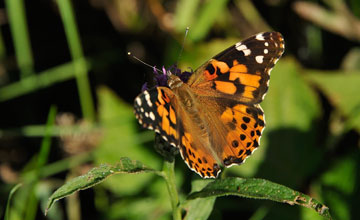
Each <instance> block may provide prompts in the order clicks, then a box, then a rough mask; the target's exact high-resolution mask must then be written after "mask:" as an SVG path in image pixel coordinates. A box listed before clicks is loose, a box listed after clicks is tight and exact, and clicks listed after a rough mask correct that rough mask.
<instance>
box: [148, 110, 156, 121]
mask: <svg viewBox="0 0 360 220" xmlns="http://www.w3.org/2000/svg"><path fill="white" fill-rule="evenodd" d="M149 116H150V119H151V120H153V121H155V115H154V113H153V112H150V114H149Z"/></svg>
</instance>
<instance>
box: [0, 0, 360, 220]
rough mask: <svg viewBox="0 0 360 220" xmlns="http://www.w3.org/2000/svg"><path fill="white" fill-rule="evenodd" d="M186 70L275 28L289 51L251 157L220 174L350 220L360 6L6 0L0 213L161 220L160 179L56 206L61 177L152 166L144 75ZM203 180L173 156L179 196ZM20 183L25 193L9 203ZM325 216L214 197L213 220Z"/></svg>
mask: <svg viewBox="0 0 360 220" xmlns="http://www.w3.org/2000/svg"><path fill="white" fill-rule="evenodd" d="M186 27H190V31H189V34H188V36H187V38H186V41H185V44H184V51H183V53H182V55H181V58H180V61H179V64H180V67H181V68H182V69H183V70H186V69H188V68H192V69H196V67H198V66H199V65H201V64H202V63H203V62H205V61H206V60H208V59H209V58H211V57H212V56H214V55H216V54H217V53H218V52H221V51H222V50H223V49H225V48H227V47H229V46H231V45H232V44H234V43H236V42H238V41H239V40H241V39H244V38H246V37H249V36H250V35H252V34H256V33H258V32H263V31H271V30H275V31H279V32H281V33H282V34H283V36H284V38H285V43H286V44H285V47H286V49H285V54H284V56H283V58H281V59H280V61H279V62H278V63H277V65H276V66H275V68H274V70H273V71H272V74H271V80H270V89H269V92H268V94H267V96H266V98H265V100H264V102H263V103H262V107H263V109H264V111H265V115H266V122H267V127H266V129H265V131H264V133H263V137H262V139H261V145H260V147H259V149H258V150H257V151H256V153H254V154H253V155H252V156H251V157H250V158H248V159H247V161H246V163H245V164H243V165H241V166H233V167H231V168H229V169H226V170H225V171H224V173H223V175H224V176H240V177H257V178H264V179H268V180H271V181H274V182H276V183H279V184H283V185H285V186H288V187H290V188H292V189H295V190H298V191H301V192H303V193H305V194H308V195H310V196H312V197H313V198H315V199H317V200H319V201H320V202H322V203H324V204H325V205H327V206H328V207H329V208H330V213H331V214H332V216H333V217H334V218H335V219H360V210H359V208H358V205H357V204H356V202H357V200H358V199H359V198H360V188H359V181H360V172H359V167H360V156H359V154H360V153H359V132H360V45H359V42H360V1H358V0H348V1H343V0H336V1H335V0H318V1H316V0H313V1H290V0H265V1H249V0H218V1H210V0H88V1H86V0H76V1H70V0H53V1H48V0H38V1H24V0H5V1H2V2H0V31H1V33H0V113H1V114H0V216H4V214H5V210H6V204H7V200H8V198H9V195H12V199H11V203H9V207H8V211H9V213H10V219H21V220H22V219H25V220H33V219H55V220H58V219H59V220H60V219H70V220H77V219H171V205H170V202H169V198H168V193H167V190H165V188H166V185H165V183H164V181H163V180H162V179H161V178H159V177H158V176H155V175H154V174H138V175H126V174H124V175H116V176H113V177H111V178H109V179H107V180H106V181H105V182H104V183H102V184H100V185H97V186H96V187H94V188H91V189H88V190H85V191H81V192H80V193H77V194H75V195H73V196H70V197H68V198H66V199H63V200H60V201H59V202H57V203H56V206H55V207H53V208H52V209H51V210H50V212H49V213H48V216H47V217H45V216H44V210H45V205H46V202H47V199H48V198H49V196H50V195H51V193H52V192H54V190H56V189H57V188H58V187H60V186H61V185H62V184H64V182H65V181H66V180H67V179H70V178H73V177H76V176H79V175H82V174H84V173H86V172H87V171H88V170H89V169H90V168H91V167H93V166H98V165H99V164H101V163H110V164H112V163H115V162H116V161H118V160H119V158H120V157H123V156H127V157H130V158H131V159H134V160H139V161H141V162H143V163H144V164H146V165H148V166H150V167H153V168H156V169H161V166H162V161H163V159H162V157H161V156H160V155H159V154H157V153H156V151H155V150H154V148H153V144H154V133H153V132H151V131H145V130H143V129H140V126H138V124H137V122H136V120H135V117H134V115H133V112H132V111H133V110H132V102H133V100H134V98H135V97H136V96H137V95H138V94H139V93H140V91H141V87H142V85H143V84H144V83H145V82H149V81H151V80H152V69H151V68H149V67H147V66H145V65H143V64H141V63H139V62H138V61H135V60H134V59H132V58H130V57H129V56H128V55H127V52H128V51H131V52H132V54H134V55H136V56H137V57H139V58H140V59H142V60H143V61H145V62H147V63H149V64H151V65H155V66H157V67H159V68H160V67H162V66H165V67H169V66H171V65H172V64H174V63H175V62H176V61H177V59H178V56H179V52H180V50H181V46H182V41H183V38H184V34H185V29H186ZM199 179H200V178H199V176H198V175H196V174H195V173H194V172H192V171H190V170H189V169H188V168H187V167H186V165H185V163H184V162H183V161H182V160H181V157H180V156H177V159H176V180H177V186H178V189H179V193H180V197H181V198H185V196H186V195H187V194H188V193H189V192H190V190H191V182H192V181H196V180H199ZM17 183H22V186H21V187H20V188H18V189H17V191H16V192H15V193H13V194H11V190H12V189H13V187H14V186H15V185H16V184H17ZM231 216H237V217H238V218H239V219H252V220H256V219H304V220H305V219H322V218H321V217H320V216H318V215H317V214H316V213H315V212H314V211H312V210H310V209H306V208H301V207H298V206H290V205H288V204H279V203H275V202H271V201H264V200H250V199H243V198H239V197H222V198H218V199H217V200H216V202H215V203H214V209H213V211H212V212H211V213H210V214H209V219H225V218H229V217H231Z"/></svg>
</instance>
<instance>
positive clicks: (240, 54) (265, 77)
mask: <svg viewBox="0 0 360 220" xmlns="http://www.w3.org/2000/svg"><path fill="white" fill-rule="evenodd" d="M283 52H284V39H283V37H282V36H281V34H280V33H278V32H266V33H260V34H257V35H254V36H252V37H250V38H248V39H246V40H244V41H241V42H238V43H236V44H235V45H233V46H231V47H229V48H228V49H226V50H224V51H223V52H221V53H220V54H218V55H216V56H215V57H214V58H212V59H211V60H210V61H208V62H206V63H205V64H204V65H202V66H201V67H200V68H199V69H197V70H196V71H195V73H194V74H193V75H192V77H191V78H190V80H189V85H190V86H191V87H192V88H193V89H194V91H196V92H198V93H199V94H202V95H207V96H215V97H224V98H229V99H234V100H238V101H241V102H244V103H252V104H256V103H259V102H261V101H262V100H263V98H264V95H265V93H266V92H267V90H268V81H269V79H270V71H271V69H272V68H273V66H274V65H275V63H276V61H277V60H278V59H279V58H280V57H281V55H282V53H283Z"/></svg>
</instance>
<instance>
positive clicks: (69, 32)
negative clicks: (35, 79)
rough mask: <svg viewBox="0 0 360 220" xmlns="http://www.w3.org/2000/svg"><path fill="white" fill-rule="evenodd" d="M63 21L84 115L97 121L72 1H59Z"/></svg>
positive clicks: (89, 119)
mask: <svg viewBox="0 0 360 220" xmlns="http://www.w3.org/2000/svg"><path fill="white" fill-rule="evenodd" d="M57 3H58V6H59V11H60V14H61V19H62V22H63V24H64V30H65V34H66V38H67V41H68V43H69V49H70V53H71V56H72V59H73V61H76V62H75V77H76V83H77V86H78V91H79V96H80V104H81V109H82V113H83V116H84V118H85V119H87V120H88V121H91V122H93V121H95V109H94V102H93V99H92V95H91V89H90V83H89V78H88V75H87V72H88V67H87V65H86V62H85V58H84V54H83V49H82V46H81V41H80V36H79V32H78V28H77V25H76V21H75V16H74V10H73V7H72V5H71V2H70V0H57Z"/></svg>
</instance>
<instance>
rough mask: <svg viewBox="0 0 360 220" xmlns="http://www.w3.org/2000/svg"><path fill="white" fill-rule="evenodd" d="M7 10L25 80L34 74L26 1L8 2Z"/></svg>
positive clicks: (16, 52)
mask: <svg viewBox="0 0 360 220" xmlns="http://www.w3.org/2000/svg"><path fill="white" fill-rule="evenodd" d="M6 9H7V10H6V11H7V15H8V18H9V24H10V30H11V33H12V36H13V41H14V47H15V54H16V61H17V63H18V66H19V69H20V73H21V75H20V76H21V78H24V77H26V76H30V75H31V74H32V73H34V69H33V68H34V61H33V55H32V51H31V46H30V39H29V33H28V29H27V26H26V25H27V24H26V14H25V7H24V1H23V0H6Z"/></svg>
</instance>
